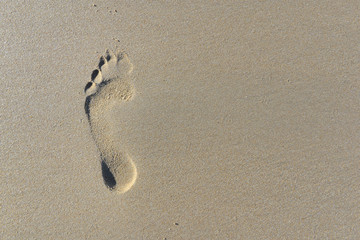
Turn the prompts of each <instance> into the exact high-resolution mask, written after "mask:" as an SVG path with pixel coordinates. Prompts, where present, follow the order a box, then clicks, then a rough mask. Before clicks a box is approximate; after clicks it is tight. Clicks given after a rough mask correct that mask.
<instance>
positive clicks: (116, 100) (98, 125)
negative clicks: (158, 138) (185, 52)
mask: <svg viewBox="0 0 360 240" xmlns="http://www.w3.org/2000/svg"><path fill="white" fill-rule="evenodd" d="M132 69H133V67H132V64H131V63H130V61H129V58H128V56H127V54H126V53H124V52H120V51H116V53H113V52H112V51H111V50H107V51H106V53H105V55H104V56H102V57H101V58H100V61H99V65H98V68H97V69H95V70H94V71H93V72H92V74H91V81H90V82H88V83H87V84H86V86H85V93H86V100H85V113H86V115H87V117H88V120H89V124H90V129H91V133H92V136H93V138H94V140H95V143H96V146H97V147H98V149H99V152H100V158H101V169H102V175H103V178H104V182H105V185H106V186H107V187H108V188H109V189H110V190H112V191H116V192H119V193H124V192H126V191H128V190H129V189H130V188H131V187H132V186H133V185H134V183H135V181H136V178H137V171H136V167H135V164H134V162H133V160H132V159H131V158H130V156H129V155H128V154H127V153H126V151H125V150H124V149H121V147H120V148H119V146H118V144H116V142H114V139H115V138H114V137H113V132H114V131H113V130H112V129H111V127H112V126H111V125H112V124H111V123H112V121H113V120H112V119H111V114H110V113H111V108H112V107H113V106H114V105H118V104H120V103H122V102H125V104H126V102H127V101H130V100H131V98H132V96H133V95H134V87H133V86H132V85H131V83H130V77H129V76H130V74H131V72H132Z"/></svg>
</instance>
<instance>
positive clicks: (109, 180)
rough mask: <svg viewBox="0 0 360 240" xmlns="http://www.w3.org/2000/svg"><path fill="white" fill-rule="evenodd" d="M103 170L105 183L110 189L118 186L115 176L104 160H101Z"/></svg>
mask: <svg viewBox="0 0 360 240" xmlns="http://www.w3.org/2000/svg"><path fill="white" fill-rule="evenodd" d="M101 171H102V176H103V179H104V183H105V185H106V186H107V187H108V188H110V189H112V188H114V187H115V186H116V180H115V177H114V175H113V174H112V173H111V171H110V169H109V167H108V166H107V165H106V163H105V162H104V161H101Z"/></svg>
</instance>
